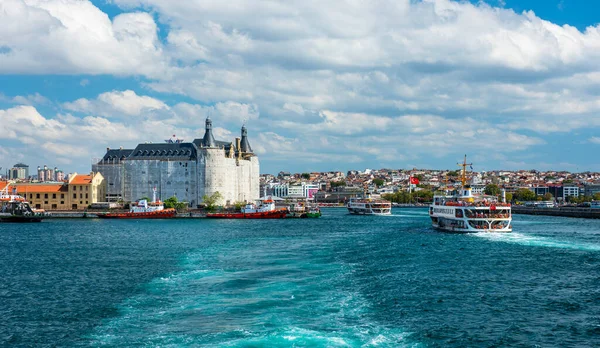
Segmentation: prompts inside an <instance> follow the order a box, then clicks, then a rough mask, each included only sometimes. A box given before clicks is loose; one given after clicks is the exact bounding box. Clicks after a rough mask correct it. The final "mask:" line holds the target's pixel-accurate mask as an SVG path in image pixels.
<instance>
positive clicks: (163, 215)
mask: <svg viewBox="0 0 600 348" xmlns="http://www.w3.org/2000/svg"><path fill="white" fill-rule="evenodd" d="M175 215H177V211H176V210H175V209H164V210H158V211H152V212H140V213H133V212H127V213H104V214H98V217H99V218H101V219H170V218H174V217H175Z"/></svg>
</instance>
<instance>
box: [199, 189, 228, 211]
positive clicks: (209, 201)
mask: <svg viewBox="0 0 600 348" xmlns="http://www.w3.org/2000/svg"><path fill="white" fill-rule="evenodd" d="M222 198H223V196H222V195H221V193H220V192H219V191H217V192H215V193H213V194H212V195H210V196H209V195H204V196H202V202H203V203H204V205H205V206H206V210H208V211H213V210H215V208H216V207H217V202H219V201H220V200H221V199H222Z"/></svg>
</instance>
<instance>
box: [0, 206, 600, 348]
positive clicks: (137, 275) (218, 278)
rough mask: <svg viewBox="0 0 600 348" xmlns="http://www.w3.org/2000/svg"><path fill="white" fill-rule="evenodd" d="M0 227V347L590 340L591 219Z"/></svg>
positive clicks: (339, 216) (411, 212)
mask: <svg viewBox="0 0 600 348" xmlns="http://www.w3.org/2000/svg"><path fill="white" fill-rule="evenodd" d="M513 227H514V231H515V232H514V233H512V234H483V233H481V234H468V235H453V234H444V233H439V232H436V231H434V230H432V229H431V227H430V222H429V220H428V216H427V211H426V210H422V209H394V211H393V215H392V216H389V217H365V216H350V215H347V214H346V212H345V211H344V210H342V209H325V210H324V215H323V217H322V218H321V219H298V220H273V221H266V220H265V221H259V220H256V221H244V220H164V221H143V220H140V221H125V220H121V221H110V220H53V221H50V220H48V221H45V222H43V223H41V224H30V225H25V224H2V225H0V272H1V273H0V274H2V281H1V282H0V317H1V318H3V320H2V321H0V346H5V345H15V346H93V347H94V346H102V347H122V346H138V345H145V346H163V347H164V346H167V347H179V346H200V345H202V346H219V347H220V346H225V347H261V346H270V347H278V346H279V347H290V346H296V347H302V346H310V347H319V346H320V347H375V346H379V347H387V346H390V347H436V346H444V347H447V346H455V347H464V346H484V347H487V346H515V347H517V346H535V345H537V346H562V347H565V346H573V347H580V346H600V221H595V220H584V219H568V218H556V217H538V216H516V217H515V219H514V223H513Z"/></svg>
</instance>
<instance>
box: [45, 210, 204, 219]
mask: <svg viewBox="0 0 600 348" xmlns="http://www.w3.org/2000/svg"><path fill="white" fill-rule="evenodd" d="M125 211H126V210H123V212H125ZM110 212H111V213H114V212H115V211H110ZM48 213H49V215H48V216H47V217H46V218H45V219H96V218H98V215H97V214H100V213H101V212H98V211H93V212H90V211H86V212H83V211H49V212H48ZM102 213H104V212H102ZM175 217H176V218H178V219H200V218H205V217H206V213H205V212H203V211H200V212H197V211H188V212H184V213H177V215H176V216H175Z"/></svg>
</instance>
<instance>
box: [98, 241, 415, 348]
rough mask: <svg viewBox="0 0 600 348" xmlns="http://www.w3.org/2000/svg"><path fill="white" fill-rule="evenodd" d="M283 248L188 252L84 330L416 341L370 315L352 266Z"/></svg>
mask: <svg viewBox="0 0 600 348" xmlns="http://www.w3.org/2000/svg"><path fill="white" fill-rule="evenodd" d="M288 248H289V246H288ZM211 249H213V248H211ZM215 249H216V248H215ZM282 252H283V253H284V254H283V256H282V254H279V255H276V254H273V253H268V254H267V255H261V257H262V258H263V259H260V260H254V261H248V259H247V256H248V255H247V254H246V253H248V251H246V250H244V248H239V249H238V248H236V249H233V248H227V249H226V250H213V251H212V252H209V253H207V252H206V251H203V252H196V253H192V254H188V255H187V257H186V258H185V259H183V260H182V262H181V264H180V266H181V268H182V270H181V271H179V272H176V273H173V274H169V275H166V276H163V277H159V278H156V279H154V280H153V281H151V282H150V283H148V284H146V286H145V287H144V291H143V292H142V293H141V294H139V295H137V296H135V297H132V298H129V299H127V300H125V301H124V302H123V303H122V304H121V305H120V306H119V315H118V316H117V317H115V318H112V319H110V320H107V321H106V322H104V323H103V325H101V326H99V327H97V328H96V330H95V331H94V333H93V334H92V335H91V336H90V337H88V338H89V339H90V340H91V341H92V344H93V345H110V346H131V345H140V344H141V345H150V346H167V345H175V346H178V345H209V346H219V347H221V346H226V347H227V346H228V347H231V346H248V345H250V346H285V347H288V346H291V345H298V346H326V347H330V346H376V345H386V346H395V347H398V346H411V347H415V346H419V344H418V343H409V341H408V340H409V336H410V334H408V333H407V332H405V331H402V330H400V329H397V328H390V327H383V326H381V325H378V324H377V323H376V322H375V321H373V320H372V319H370V318H371V317H370V311H371V309H370V304H369V302H368V300H366V299H365V298H364V297H363V296H362V295H361V294H360V293H358V292H356V291H354V290H353V287H352V286H351V284H348V282H351V281H352V280H351V279H350V276H351V273H352V272H353V269H352V266H350V265H346V264H339V263H335V262H332V260H331V259H330V258H323V259H320V258H319V257H317V259H316V260H314V259H311V260H307V257H306V256H307V254H306V253H305V251H303V252H298V251H296V252H295V251H293V250H292V251H289V250H283V248H282ZM215 260H217V261H215ZM242 261H243V262H242ZM248 262H252V263H253V264H250V265H249V264H248ZM211 264H212V265H211ZM206 266H210V267H206Z"/></svg>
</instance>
